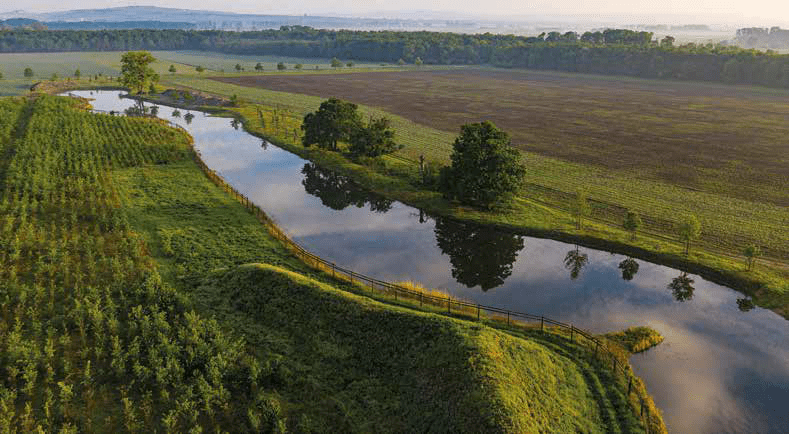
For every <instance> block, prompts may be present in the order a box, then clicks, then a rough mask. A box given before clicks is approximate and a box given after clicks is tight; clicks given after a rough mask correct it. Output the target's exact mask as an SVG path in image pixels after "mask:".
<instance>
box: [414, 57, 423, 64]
mask: <svg viewBox="0 0 789 434" xmlns="http://www.w3.org/2000/svg"><path fill="white" fill-rule="evenodd" d="M414 65H416V66H422V58H421V57H417V58H416V60H414Z"/></svg>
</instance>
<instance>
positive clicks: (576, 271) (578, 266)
mask: <svg viewBox="0 0 789 434" xmlns="http://www.w3.org/2000/svg"><path fill="white" fill-rule="evenodd" d="M588 263H589V255H587V254H586V253H581V252H580V251H579V250H578V245H577V244H576V245H575V248H574V249H573V250H570V251H569V252H567V255H565V257H564V268H566V269H568V270H570V278H571V279H573V280H575V279H577V278H578V276H580V275H581V270H583V268H584V267H585V266H586V264H588Z"/></svg>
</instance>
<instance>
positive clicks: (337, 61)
mask: <svg viewBox="0 0 789 434" xmlns="http://www.w3.org/2000/svg"><path fill="white" fill-rule="evenodd" d="M331 67H332V68H342V62H340V59H338V58H336V57H333V58H332V59H331Z"/></svg>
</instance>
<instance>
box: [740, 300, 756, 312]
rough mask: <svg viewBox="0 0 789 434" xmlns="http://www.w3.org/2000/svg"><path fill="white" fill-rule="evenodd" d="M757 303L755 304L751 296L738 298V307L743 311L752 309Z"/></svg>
mask: <svg viewBox="0 0 789 434" xmlns="http://www.w3.org/2000/svg"><path fill="white" fill-rule="evenodd" d="M754 307H756V305H754V304H753V300H751V299H750V298H738V299H737V309H740V310H741V311H742V312H748V311H750V310H752V309H753V308H754Z"/></svg>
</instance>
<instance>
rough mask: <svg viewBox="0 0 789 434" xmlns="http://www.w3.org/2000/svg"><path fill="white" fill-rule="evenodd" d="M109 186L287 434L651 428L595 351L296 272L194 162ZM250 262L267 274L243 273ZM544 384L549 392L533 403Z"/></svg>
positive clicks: (127, 175) (129, 172) (134, 173)
mask: <svg viewBox="0 0 789 434" xmlns="http://www.w3.org/2000/svg"><path fill="white" fill-rule="evenodd" d="M113 180H114V182H115V184H116V185H117V186H118V189H119V195H120V199H121V202H122V203H123V207H124V209H125V210H127V212H128V216H129V222H130V224H131V225H132V227H134V228H136V229H137V230H138V231H139V232H140V233H141V234H142V236H143V238H144V239H145V241H146V245H147V246H149V248H150V252H151V255H152V256H153V257H154V258H155V259H156V261H157V263H158V264H159V267H160V270H161V271H160V272H161V274H162V276H164V278H165V279H166V280H169V281H172V282H173V284H174V285H175V286H176V287H178V288H179V289H181V290H182V291H183V293H185V294H188V295H189V299H190V300H192V302H193V303H194V306H195V307H196V308H197V310H198V311H199V312H203V313H206V314H210V315H211V316H214V317H216V318H217V319H218V320H219V323H220V324H222V325H223V326H224V327H227V329H228V330H231V331H233V332H234V333H237V334H243V335H244V337H245V340H246V341H247V343H248V344H249V345H248V346H249V348H250V349H252V351H254V352H255V354H256V356H257V357H258V358H260V360H263V361H264V362H262V363H264V364H269V365H267V366H271V369H272V373H270V374H269V375H270V376H271V378H272V384H274V386H273V391H271V393H273V394H275V395H276V397H277V401H278V402H279V403H280V404H281V409H282V412H283V415H284V418H285V419H286V420H287V422H286V426H287V427H288V428H289V429H293V430H304V431H309V430H315V431H317V432H320V431H326V430H343V431H360V432H364V431H369V430H373V431H412V430H418V431H422V430H428V431H431V430H432V431H445V430H450V431H493V432H524V431H527V432H528V431H534V430H545V431H554V432H565V431H567V430H571V431H574V430H580V431H588V432H616V431H621V432H630V431H640V430H641V429H643V428H641V426H640V424H641V422H640V419H639V418H637V417H635V413H634V408H635V406H636V405H638V404H639V401H638V400H637V399H636V398H635V397H636V396H638V395H630V394H626V393H624V391H623V388H624V387H626V385H625V384H623V383H622V381H624V380H622V378H620V377H618V376H615V375H612V374H611V372H610V367H608V366H607V365H606V364H601V363H598V362H596V361H595V359H594V358H590V357H589V356H588V350H586V349H583V348H581V347H579V346H577V345H576V344H573V343H571V342H568V341H567V339H566V338H561V337H559V336H557V335H554V334H547V335H543V334H534V335H531V334H529V335H527V334H525V333H526V332H523V331H518V332H513V333H515V336H513V335H512V334H507V333H503V332H501V331H497V330H495V329H494V328H490V327H488V326H484V325H480V324H474V323H470V322H467V321H461V320H457V319H451V318H445V317H443V316H441V315H438V314H436V313H432V312H431V311H430V309H427V310H425V311H423V312H421V313H420V312H415V311H414V310H413V309H412V308H409V309H406V308H404V307H402V306H397V305H396V304H393V303H389V302H390V301H391V300H388V299H387V298H386V297H377V299H378V301H375V300H373V299H371V298H370V297H367V296H362V295H370V294H367V293H365V292H364V291H361V290H360V289H359V288H358V287H355V285H349V284H348V283H347V282H343V281H336V280H333V279H330V278H329V276H328V275H326V274H324V273H320V272H317V271H315V270H312V269H310V268H308V267H307V266H306V265H305V264H303V263H301V262H300V261H298V260H296V259H295V258H294V257H293V256H291V255H290V254H289V252H288V251H287V250H286V249H285V248H284V247H283V246H282V245H281V244H279V243H278V242H277V241H276V240H274V239H273V238H272V237H270V236H269V234H268V232H267V230H266V228H265V227H264V226H263V225H261V224H260V222H258V220H257V219H256V217H255V216H254V215H252V214H250V213H249V212H248V211H247V210H246V209H245V208H244V207H243V206H241V204H239V203H237V202H235V201H234V199H232V197H230V196H228V195H227V194H226V193H225V192H224V191H223V190H221V189H220V188H218V187H217V186H215V185H214V184H212V183H211V182H210V181H209V180H208V179H206V178H205V176H204V175H203V173H202V172H201V171H200V170H199V168H198V167H197V166H196V165H195V164H194V163H193V162H190V161H189V162H188V161H183V162H180V163H173V164H168V165H166V166H158V165H157V166H147V167H143V168H133V169H132V168H130V169H124V170H120V171H117V172H115V174H114V175H113ZM249 262H258V263H265V264H258V265H244V266H239V265H238V264H244V263H249ZM382 301H383V302H384V303H382ZM383 330H386V332H383ZM392 330H395V331H396V332H394V333H393V332H392ZM361 343H364V344H363V345H362V344H361ZM541 371H545V372H550V373H551V374H550V375H549V376H548V377H549V378H552V379H551V380H549V383H550V384H552V385H553V386H550V387H547V388H543V389H542V390H536V389H534V388H533V387H532V386H530V384H531V381H533V378H534V377H533V376H534V375H538V373H539V372H541ZM529 373H531V374H529ZM641 396H646V395H645V392H644V394H642V395H641ZM631 401H632V402H631ZM650 405H652V404H650ZM524 408H530V411H528V412H526V411H524V410H523V409H524ZM651 408H652V409H653V410H652V413H653V414H657V413H656V410H654V406H652V407H651ZM426 415H427V417H426ZM655 423H656V427H658V428H660V426H662V422H659V420H656V422H655Z"/></svg>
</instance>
